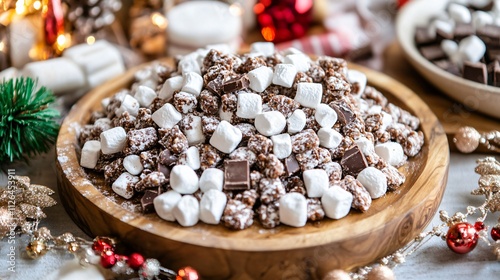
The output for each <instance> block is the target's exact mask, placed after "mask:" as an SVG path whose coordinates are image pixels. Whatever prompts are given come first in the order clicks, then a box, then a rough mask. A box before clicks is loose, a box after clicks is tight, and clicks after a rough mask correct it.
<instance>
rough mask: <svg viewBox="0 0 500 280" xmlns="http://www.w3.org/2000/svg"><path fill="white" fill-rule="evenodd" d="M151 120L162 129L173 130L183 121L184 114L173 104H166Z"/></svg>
mask: <svg viewBox="0 0 500 280" xmlns="http://www.w3.org/2000/svg"><path fill="white" fill-rule="evenodd" d="M151 118H152V119H153V121H154V122H155V123H156V124H157V125H158V126H159V127H161V128H172V127H174V125H176V124H177V123H178V122H179V121H180V120H181V119H182V114H181V113H179V111H177V109H175V107H174V106H173V105H172V104H170V103H166V104H165V105H163V106H162V107H161V108H160V109H158V110H156V111H155V112H154V113H153V114H152V115H151Z"/></svg>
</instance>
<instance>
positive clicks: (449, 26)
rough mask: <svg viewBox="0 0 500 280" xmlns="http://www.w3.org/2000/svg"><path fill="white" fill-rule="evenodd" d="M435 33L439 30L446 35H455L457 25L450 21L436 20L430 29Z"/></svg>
mask: <svg viewBox="0 0 500 280" xmlns="http://www.w3.org/2000/svg"><path fill="white" fill-rule="evenodd" d="M429 28H430V29H431V30H433V32H434V33H435V32H437V31H438V30H439V31H441V32H443V33H445V34H453V31H454V30H455V24H454V23H453V22H452V21H449V20H439V19H438V20H434V21H433V22H432V23H431V26H430V27H429Z"/></svg>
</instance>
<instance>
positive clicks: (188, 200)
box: [172, 195, 200, 227]
mask: <svg viewBox="0 0 500 280" xmlns="http://www.w3.org/2000/svg"><path fill="white" fill-rule="evenodd" d="M172 213H173V214H174V217H175V220H176V221H177V222H178V223H179V224H180V225H181V226H183V227H190V226H194V225H196V224H197V223H198V220H199V219H200V204H199V203H198V200H197V199H196V198H195V197H194V196H192V195H185V196H183V197H182V198H181V199H180V200H179V202H177V205H175V207H174V210H173V211H172Z"/></svg>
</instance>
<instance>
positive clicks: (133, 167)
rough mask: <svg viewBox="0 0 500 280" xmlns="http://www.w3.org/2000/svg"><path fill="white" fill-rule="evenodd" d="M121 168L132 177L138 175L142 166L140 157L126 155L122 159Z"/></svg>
mask: <svg viewBox="0 0 500 280" xmlns="http://www.w3.org/2000/svg"><path fill="white" fill-rule="evenodd" d="M123 167H124V168H125V170H127V172H128V173H130V174H132V175H139V174H140V173H141V172H142V170H143V169H144V166H143V165H142V163H141V157H140V156H138V155H128V156H126V157H125V158H124V159H123Z"/></svg>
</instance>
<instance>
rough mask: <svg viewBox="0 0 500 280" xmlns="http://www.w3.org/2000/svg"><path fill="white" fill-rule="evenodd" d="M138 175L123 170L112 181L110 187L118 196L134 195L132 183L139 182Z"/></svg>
mask: <svg viewBox="0 0 500 280" xmlns="http://www.w3.org/2000/svg"><path fill="white" fill-rule="evenodd" d="M139 180H140V179H139V177H137V176H133V175H132V174H130V173H128V172H124V173H122V174H121V175H120V177H118V179H116V181H114V182H113V184H112V185H111V188H112V189H113V191H114V192H115V193H116V194H118V195H119V196H121V197H123V198H125V199H130V198H132V196H134V185H135V184H136V183H137V182H139Z"/></svg>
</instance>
